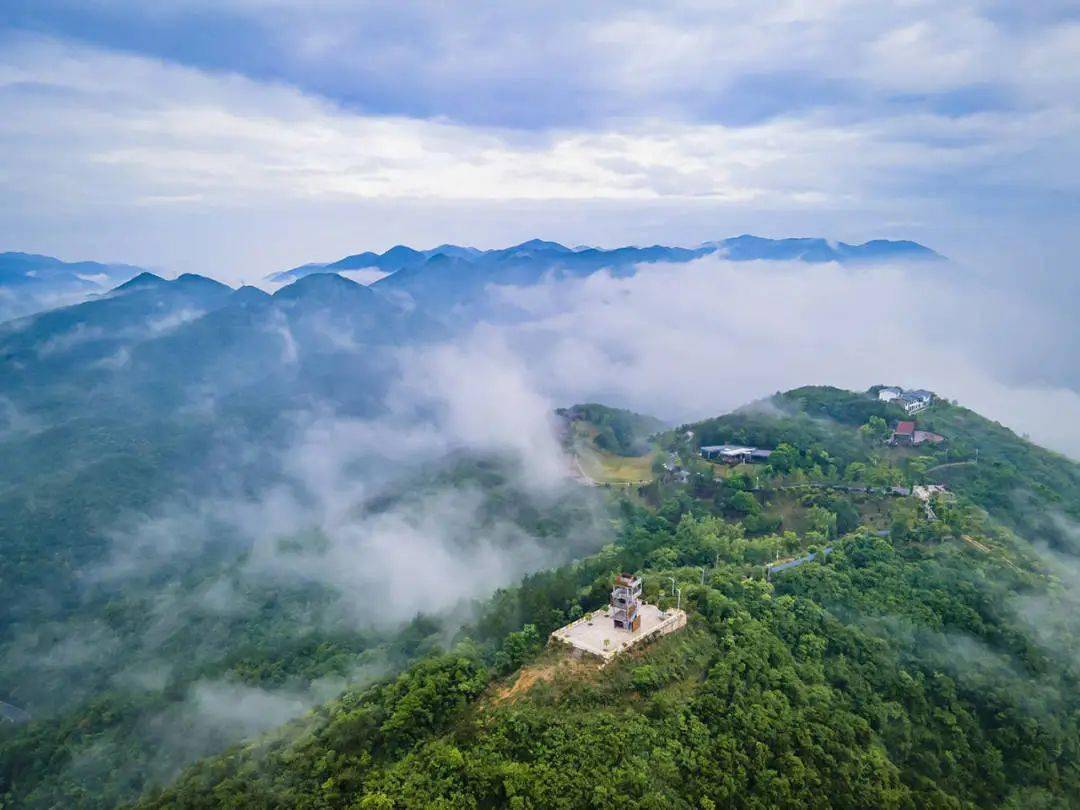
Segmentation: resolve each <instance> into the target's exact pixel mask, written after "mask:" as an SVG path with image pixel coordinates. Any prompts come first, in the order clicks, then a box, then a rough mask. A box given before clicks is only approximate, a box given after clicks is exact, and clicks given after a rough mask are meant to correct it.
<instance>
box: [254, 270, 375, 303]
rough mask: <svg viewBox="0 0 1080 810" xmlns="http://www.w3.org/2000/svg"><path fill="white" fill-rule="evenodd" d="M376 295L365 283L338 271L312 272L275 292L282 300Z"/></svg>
mask: <svg viewBox="0 0 1080 810" xmlns="http://www.w3.org/2000/svg"><path fill="white" fill-rule="evenodd" d="M374 295H375V294H374V293H373V292H371V290H369V289H368V288H367V287H365V286H364V285H363V284H357V283H356V282H355V281H352V280H350V279H347V278H345V277H344V276H340V275H338V274H337V273H312V274H310V275H307V276H304V277H303V278H301V279H299V280H297V281H294V282H293V283H292V284H290V285H289V286H287V287H282V288H281V289H280V290H278V291H277V292H276V293H274V296H273V297H274V298H276V299H278V300H281V301H300V300H316V301H331V300H334V301H336V300H343V299H346V298H349V297H357V296H359V297H361V298H365V297H367V296H374Z"/></svg>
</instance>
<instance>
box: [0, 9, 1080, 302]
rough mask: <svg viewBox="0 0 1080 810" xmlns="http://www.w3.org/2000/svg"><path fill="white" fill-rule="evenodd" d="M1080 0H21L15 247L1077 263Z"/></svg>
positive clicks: (4, 101)
mask: <svg viewBox="0 0 1080 810" xmlns="http://www.w3.org/2000/svg"><path fill="white" fill-rule="evenodd" d="M1078 8H1080V7H1078V6H1077V5H1076V4H1075V3H1073V2H1057V0H1036V1H1035V2H1027V3H1006V2H975V1H974V0H956V2H951V3H939V2H920V0H908V2H897V3H892V4H882V3H877V2H872V1H871V0H866V1H865V2H863V0H819V2H794V1H792V2H761V3H753V4H749V3H734V2H731V3H726V2H722V0H720V1H718V2H707V3H706V2H683V3H677V2H676V3H665V4H663V5H662V6H660V5H657V4H653V3H634V2H612V3H603V2H598V3H589V4H581V3H559V2H535V3H531V2H515V3H503V4H497V3H460V4H443V3H434V2H429V3H410V2H385V3H382V2H367V3H363V2H346V1H345V0H322V2H318V1H317V2H300V1H299V0H267V2H255V0H213V1H211V0H162V2H155V3H144V2H133V1H132V2H129V1H128V0H90V1H89V2H87V0H79V1H78V2H76V0H68V1H65V0H5V2H4V3H3V4H2V5H0V179H2V183H3V188H4V191H5V193H4V194H3V196H2V199H0V249H8V250H15V249H19V250H29V251H38V252H44V253H49V254H52V255H59V256H61V257H62V258H68V259H82V258H94V259H101V260H116V261H128V262H134V263H140V264H145V265H149V266H153V267H155V268H161V269H163V270H165V271H171V272H180V271H186V270H193V271H202V272H208V273H213V274H215V275H218V276H221V277H225V278H229V279H232V280H238V279H241V278H249V279H250V278H254V277H259V276H262V275H264V274H265V273H267V272H270V271H272V270H276V269H281V268H283V267H288V266H292V265H295V264H299V263H302V262H306V261H312V260H330V259H334V258H337V257H339V256H341V255H344V254H346V253H351V252H357V251H359V250H362V249H385V248H387V247H389V246H391V245H393V244H395V243H398V242H406V243H409V244H413V245H416V246H418V247H425V246H432V245H434V244H437V243H440V242H444V241H455V242H458V243H472V244H476V245H479V246H481V247H491V246H498V245H504V244H509V243H512V242H515V241H520V240H523V239H526V238H529V237H533V236H543V237H546V238H552V239H559V240H562V241H566V242H570V243H582V242H585V243H590V244H601V245H612V244H624V243H652V242H657V241H660V242H665V243H682V244H696V243H698V242H701V241H704V240H709V239H717V238H722V237H725V236H730V235H733V234H736V233H741V232H744V231H750V232H755V233H759V234H762V235H769V236H784V235H823V236H828V237H831V238H837V239H846V240H863V239H868V238H873V237H907V238H913V239H917V240H920V241H923V242H925V243H927V244H929V245H931V246H932V247H935V248H936V249H938V250H940V251H942V252H945V253H947V254H949V255H951V256H953V257H956V258H960V259H964V260H967V261H969V262H971V263H973V264H978V263H979V262H980V261H983V260H991V259H992V260H994V261H1001V260H1002V259H1003V258H1009V259H1013V260H1016V261H1022V262H1023V263H1024V266H1025V272H1028V273H1031V274H1033V275H1035V276H1038V278H1039V279H1041V280H1042V282H1045V283H1046V284H1047V285H1050V286H1052V284H1053V281H1054V279H1055V278H1060V277H1061V276H1062V275H1063V274H1065V273H1066V272H1067V271H1066V269H1065V267H1064V266H1063V264H1062V263H1063V262H1067V261H1068V259H1069V256H1070V252H1071V251H1070V245H1069V244H1068V241H1069V240H1070V239H1071V234H1070V233H1069V226H1070V224H1071V223H1074V222H1075V220H1076V217H1077V215H1078V214H1080V203H1078V200H1080V104H1078V101H1077V100H1078V98H1080V57H1078V56H1077V54H1080V10H1078ZM1042 282H1040V283H1042Z"/></svg>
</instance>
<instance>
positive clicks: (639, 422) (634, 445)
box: [557, 402, 667, 456]
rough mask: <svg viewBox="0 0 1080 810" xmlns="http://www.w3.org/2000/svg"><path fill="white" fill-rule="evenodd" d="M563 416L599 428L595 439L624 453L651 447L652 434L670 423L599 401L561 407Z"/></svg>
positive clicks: (610, 449)
mask: <svg viewBox="0 0 1080 810" xmlns="http://www.w3.org/2000/svg"><path fill="white" fill-rule="evenodd" d="M557 413H558V414H559V416H561V417H563V418H564V419H568V420H570V421H577V420H580V421H583V422H586V423H588V424H589V425H590V426H592V427H594V428H595V429H596V435H595V436H594V437H593V441H594V442H595V443H596V446H597V447H599V448H600V449H601V450H606V451H607V452H609V453H615V454H617V455H620V456H639V455H642V454H643V453H645V452H647V451H648V449H649V441H648V440H649V437H650V436H652V435H654V434H656V433H659V432H660V431H662V430H663V429H664V428H665V427H667V426H666V425H665V424H664V423H663V422H662V421H660V420H659V419H657V418H656V417H654V416H646V415H644V414H640V413H634V412H633V411H627V410H624V409H622V408H611V407H608V406H607V405H600V404H598V403H595V402H592V403H586V404H584V405H574V406H573V407H572V408H561V409H559V411H558V412H557Z"/></svg>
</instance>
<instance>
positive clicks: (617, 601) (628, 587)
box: [611, 574, 641, 633]
mask: <svg viewBox="0 0 1080 810" xmlns="http://www.w3.org/2000/svg"><path fill="white" fill-rule="evenodd" d="M611 618H612V620H613V621H614V622H615V627H617V628H618V629H620V630H629V631H630V632H632V633H635V632H637V631H638V630H639V629H640V628H641V577H637V576H634V575H633V574H619V575H617V576H616V577H615V587H614V588H612V589H611Z"/></svg>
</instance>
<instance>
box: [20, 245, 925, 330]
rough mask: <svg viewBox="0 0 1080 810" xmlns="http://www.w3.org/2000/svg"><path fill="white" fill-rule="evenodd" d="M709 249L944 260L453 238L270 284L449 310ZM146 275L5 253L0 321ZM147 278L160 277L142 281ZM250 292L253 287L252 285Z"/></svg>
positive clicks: (833, 254) (903, 249) (768, 250)
mask: <svg viewBox="0 0 1080 810" xmlns="http://www.w3.org/2000/svg"><path fill="white" fill-rule="evenodd" d="M709 255H717V256H722V257H725V258H727V259H730V260H732V261H754V260H774V261H805V262H841V263H844V264H855V265H857V264H867V263H873V262H878V261H884V260H889V259H897V260H903V261H927V260H929V261H934V260H941V258H942V257H941V256H940V255H939V254H937V253H936V252H934V251H933V250H931V249H930V248H927V247H925V246H923V245H920V244H918V243H917V242H911V241H906V240H901V241H890V240H885V239H876V240H873V241H870V242H865V243H863V244H860V245H850V244H847V243H844V242H831V241H828V240H826V239H821V238H798V239H764V238H761V237H757V236H750V235H743V236H737V237H733V238H730V239H724V240H722V241H718V242H706V243H704V244H702V245H699V246H698V247H695V248H683V247H668V246H664V245H652V246H649V247H619V248H612V249H602V248H594V247H573V248H571V247H567V246H565V245H561V244H559V243H558V242H550V241H545V240H542V239H530V240H529V241H527V242H522V243H521V244H519V245H512V246H511V247H507V248H498V249H494V250H479V249H477V248H474V247H462V246H460V245H451V244H444V245H439V246H438V247H435V248H431V249H429V250H415V249H413V248H411V247H407V246H405V245H396V246H395V247H392V248H390V249H389V250H387V251H385V252H384V253H373V252H371V251H365V252H362V253H356V254H352V255H349V256H345V257H343V258H341V259H338V260H337V261H333V262H324V263H308V264H304V265H301V266H299V267H294V268H292V269H290V270H284V271H281V272H276V273H271V274H270V275H268V276H267V277H266V280H267V281H268V282H270V283H272V284H279V285H280V284H291V283H293V282H295V281H297V280H299V279H301V278H305V277H307V276H311V275H317V274H327V273H333V274H345V275H346V276H347V275H348V274H349V273H350V272H352V271H361V270H373V271H377V272H381V273H383V274H385V275H384V276H383V277H382V278H379V279H378V280H376V281H375V282H374V283H372V284H371V286H372V288H373V289H376V290H378V291H379V292H380V293H383V294H385V295H387V296H389V297H391V298H394V299H396V300H397V301H398V302H399V303H402V304H405V305H407V306H413V305H420V306H425V307H430V306H436V307H442V306H453V305H455V304H459V303H461V302H463V301H467V300H469V299H471V298H474V297H475V296H477V295H478V294H479V293H480V292H482V290H483V289H484V288H485V287H486V286H487V285H489V284H502V285H517V286H521V285H529V284H535V283H537V282H538V281H540V280H541V279H543V278H545V277H549V276H555V277H580V276H586V275H589V274H591V273H594V272H597V271H599V270H609V271H611V272H612V273H615V274H616V275H629V274H632V273H633V272H634V268H635V267H636V266H637V265H640V264H650V263H655V262H688V261H692V260H694V259H698V258H701V257H702V256H709ZM147 272H148V271H146V270H145V269H144V268H141V267H136V266H133V265H128V264H102V263H100V262H92V261H80V262H65V261H62V260H60V259H56V258H53V257H51V256H41V255H37V254H30V253H16V252H9V253H0V322H2V321H6V320H11V319H13V318H18V317H22V316H25V315H30V314H34V313H37V312H43V311H45V310H49V309H53V308H55V307H61V306H65V305H69V304H75V303H79V302H82V301H86V300H87V299H88V298H91V297H93V296H97V295H101V294H103V293H106V292H107V291H108V290H109V289H110V288H112V287H115V286H116V285H117V284H121V283H122V282H127V281H129V280H134V279H136V278H137V277H142V276H143V275H145V274H147ZM149 275H150V276H153V274H149ZM159 281H162V282H163V281H164V280H163V279H159ZM139 283H140V284H147V283H153V282H152V281H149V280H148V279H146V278H143V280H142V281H141V282H139ZM119 289H126V287H124V286H121V287H120V288H119ZM245 295H248V296H250V295H253V293H251V292H250V291H249V292H247V293H245Z"/></svg>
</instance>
